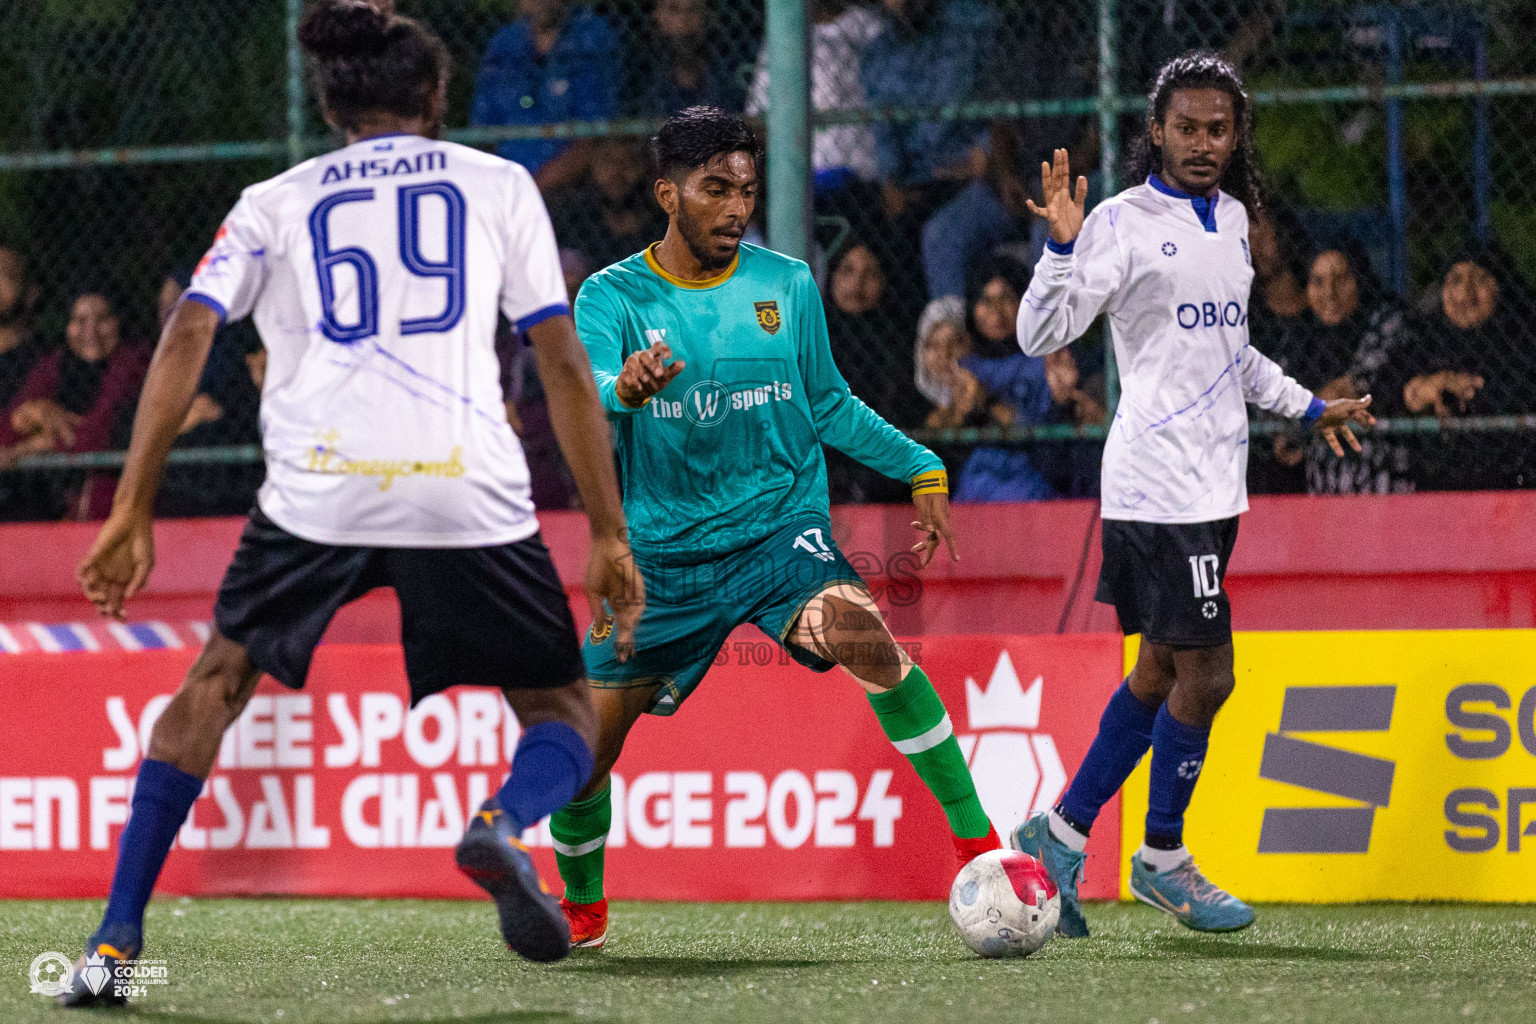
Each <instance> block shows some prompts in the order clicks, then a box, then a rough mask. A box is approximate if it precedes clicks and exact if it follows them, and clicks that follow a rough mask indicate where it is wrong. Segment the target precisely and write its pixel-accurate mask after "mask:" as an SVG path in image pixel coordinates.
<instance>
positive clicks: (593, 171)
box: [549, 137, 667, 269]
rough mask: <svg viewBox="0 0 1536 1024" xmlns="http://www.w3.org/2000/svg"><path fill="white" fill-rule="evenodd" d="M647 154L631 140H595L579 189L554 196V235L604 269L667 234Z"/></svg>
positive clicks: (552, 197) (590, 264)
mask: <svg viewBox="0 0 1536 1024" xmlns="http://www.w3.org/2000/svg"><path fill="white" fill-rule="evenodd" d="M647 168H648V161H647V159H646V155H645V152H644V150H642V149H641V147H640V145H639V144H638V143H637V142H636V141H635V140H634V139H630V138H622V137H610V138H603V139H594V140H592V149H591V167H590V168H589V169H588V171H587V173H586V174H585V175H584V176H583V179H582V181H581V182H580V183H579V184H578V185H576V186H575V187H574V188H570V189H564V190H562V191H561V192H559V193H557V194H555V195H552V196H550V203H549V205H550V219H551V220H552V221H553V222H554V227H555V237H556V238H558V239H559V240H560V244H561V245H562V246H565V247H567V248H572V249H576V250H579V251H580V252H581V253H582V254H583V255H584V256H585V257H586V259H587V262H588V264H589V266H591V267H592V268H594V269H601V268H603V267H606V266H608V265H610V264H613V263H617V262H618V261H619V260H622V259H626V258H628V257H630V256H633V255H634V254H635V253H637V252H639V251H640V250H641V249H644V248H645V247H646V246H647V245H650V244H651V243H652V242H655V241H658V240H659V239H660V238H661V236H662V235H664V234H666V228H667V216H666V214H665V213H663V212H662V210H661V207H659V206H657V205H656V200H655V199H654V198H653V197H652V196H651V179H650V177H649V176H648V175H647V173H646V172H647Z"/></svg>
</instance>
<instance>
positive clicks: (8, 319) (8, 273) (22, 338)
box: [0, 246, 43, 407]
mask: <svg viewBox="0 0 1536 1024" xmlns="http://www.w3.org/2000/svg"><path fill="white" fill-rule="evenodd" d="M36 306H37V284H36V283H35V282H33V281H32V276H31V274H29V273H28V272H27V262H26V260H25V259H24V258H23V257H22V255H21V253H19V252H17V251H16V250H15V249H11V248H8V247H6V246H0V407H3V406H7V405H9V404H10V403H11V399H12V398H14V397H15V396H16V392H17V391H19V390H20V389H21V385H22V382H23V381H24V380H26V377H27V374H28V373H29V372H31V370H32V366H33V364H34V363H36V362H37V360H38V359H39V357H41V356H42V354H43V342H42V339H41V338H39V337H38V336H37V334H36V333H35V331H34V329H33V324H32V313H33V310H34V309H35V308H36Z"/></svg>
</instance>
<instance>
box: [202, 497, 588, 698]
mask: <svg viewBox="0 0 1536 1024" xmlns="http://www.w3.org/2000/svg"><path fill="white" fill-rule="evenodd" d="M375 587H392V588H394V591H395V593H396V595H398V596H399V598H400V643H401V645H402V646H403V647H404V648H405V672H406V676H407V677H408V678H409V679H410V683H411V703H412V705H414V704H415V703H416V702H417V701H419V700H421V699H422V698H423V697H427V696H430V695H431V694H434V693H437V692H439V691H441V690H446V689H447V688H448V687H450V686H453V685H455V684H457V683H469V684H472V685H476V686H496V687H501V688H503V689H544V688H549V687H555V686H565V685H567V684H569V683H573V682H575V681H576V680H578V679H581V678H583V676H584V675H585V674H586V671H585V669H584V668H583V667H582V663H581V645H580V642H579V640H578V639H577V636H576V624H575V622H574V621H573V620H572V619H571V610H570V606H569V605H567V604H566V599H565V588H563V587H562V586H561V585H560V577H559V576H558V575H557V574H556V573H555V566H554V563H553V562H552V561H550V557H549V549H548V548H546V547H545V546H544V542H543V540H541V539H540V538H539V536H538V535H537V534H535V535H534V536H532V537H529V538H528V539H526V540H521V541H518V542H517V543H515V544H502V545H499V546H496V547H486V548H366V547H340V546H334V545H330V544H316V543H314V542H313V541H307V540H304V539H303V538H301V537H295V536H294V535H293V534H291V533H289V532H288V531H287V530H284V529H283V528H282V527H280V526H278V525H277V524H276V523H274V522H272V520H270V519H268V518H267V517H266V515H265V514H263V513H262V511H261V509H259V508H258V509H255V510H253V511H252V512H251V519H250V522H248V523H247V524H246V527H245V530H244V532H243V533H241V534H240V546H239V548H237V549H236V551H235V557H234V560H233V561H231V562H230V564H229V570H228V571H227V572H226V573H225V574H224V582H223V584H222V585H220V587H219V598H218V601H217V602H216V603H215V604H214V607H213V620H214V624H215V625H216V626H218V629H219V632H220V633H222V634H223V635H224V636H226V637H228V638H229V639H231V640H233V641H234V642H235V643H237V644H240V645H241V646H243V647H244V648H245V649H246V653H247V655H248V656H249V657H250V659H251V663H252V664H253V665H255V666H256V667H257V668H259V669H261V670H262V671H263V672H265V673H267V674H268V675H270V676H272V677H273V678H275V679H276V680H277V681H278V682H280V683H282V684H283V685H284V686H287V687H290V688H292V689H295V690H297V689H299V688H300V687H302V686H303V685H304V680H305V677H306V676H308V675H309V663H310V659H311V658H312V657H314V653H315V648H316V647H317V646H318V645H319V643H320V638H321V636H323V635H324V633H325V630H326V627H327V626H329V625H330V623H331V618H332V617H333V616H334V615H335V614H336V612H337V610H338V609H339V608H341V606H342V605H344V604H346V603H347V602H349V601H354V600H356V599H357V598H359V597H362V596H363V595H364V594H366V593H367V592H368V591H370V590H372V589H374V588H375Z"/></svg>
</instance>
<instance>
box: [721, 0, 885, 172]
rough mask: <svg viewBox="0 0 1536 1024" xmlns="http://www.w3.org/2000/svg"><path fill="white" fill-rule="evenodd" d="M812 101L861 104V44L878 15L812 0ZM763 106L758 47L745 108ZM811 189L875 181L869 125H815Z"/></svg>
mask: <svg viewBox="0 0 1536 1024" xmlns="http://www.w3.org/2000/svg"><path fill="white" fill-rule="evenodd" d="M810 17H811V20H812V28H811V106H812V108H813V109H815V110H817V111H826V110H864V109H865V108H866V107H868V106H869V98H868V95H867V94H866V92H865V90H864V82H863V80H862V78H861V77H860V74H859V68H860V66H861V62H862V60H863V53H864V48H865V47H866V46H868V45H869V42H870V40H872V39H874V38H875V36H877V35H878V34H879V33H880V31H881V29H882V28H883V27H884V22H883V21H882V20H881V19H880V17H879V15H877V14H875V13H874V12H873V11H871V10H870V9H869V8H868V7H866V6H863V5H862V4H860V3H850V2H849V0H811V5H810ZM767 109H768V47H767V44H766V43H765V44H764V45H763V49H762V50H761V51H760V52H759V53H758V57H757V69H756V71H755V73H754V74H753V76H752V88H751V90H750V91H749V92H748V94H747V113H748V114H750V115H754V116H755V115H758V114H762V113H764V112H765V111H766V110H767ZM811 166H812V168H813V169H814V171H815V176H816V177H815V182H816V192H817V194H818V195H823V194H826V193H828V192H833V191H836V190H838V189H841V188H843V187H844V186H846V185H848V184H849V183H851V182H853V181H874V180H875V176H876V164H875V133H874V130H873V129H872V128H870V127H869V126H868V125H854V124H846V125H828V126H826V127H823V128H817V129H816V131H815V133H814V135H813V136H812V142H811Z"/></svg>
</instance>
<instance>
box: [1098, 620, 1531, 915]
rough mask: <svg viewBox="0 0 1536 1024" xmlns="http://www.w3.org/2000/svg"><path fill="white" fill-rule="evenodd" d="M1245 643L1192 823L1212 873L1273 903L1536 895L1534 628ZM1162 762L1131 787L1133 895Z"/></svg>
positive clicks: (1126, 851)
mask: <svg viewBox="0 0 1536 1024" xmlns="http://www.w3.org/2000/svg"><path fill="white" fill-rule="evenodd" d="M1235 643H1236V648H1237V689H1236V690H1235V691H1234V692H1233V694H1232V697H1231V699H1230V700H1229V701H1228V702H1227V705H1226V707H1224V708H1223V709H1222V711H1221V714H1220V715H1218V716H1217V718H1216V724H1215V726H1214V728H1213V729H1212V730H1211V743H1210V750H1209V753H1208V754H1207V755H1206V761H1205V767H1204V770H1203V772H1202V774H1201V777H1200V784H1199V787H1198V788H1197V789H1196V791H1195V796H1194V802H1193V803H1192V804H1191V806H1190V809H1189V814H1188V817H1187V819H1186V822H1185V829H1184V837H1185V843H1186V845H1187V846H1188V847H1189V849H1190V850H1191V852H1193V853H1194V855H1195V857H1196V859H1197V860H1198V861H1199V862H1200V866H1201V868H1202V870H1204V871H1205V873H1206V875H1207V876H1208V877H1209V878H1210V879H1211V880H1212V881H1213V882H1215V883H1216V884H1217V885H1220V886H1222V887H1223V888H1226V889H1229V890H1231V891H1232V892H1233V893H1234V894H1235V895H1237V896H1240V897H1242V898H1243V899H1245V900H1261V901H1262V900H1278V901H1294V902H1305V903H1327V902H1348V901H1355V900H1477V901H1487V902H1496V901H1527V900H1536V630H1446V631H1414V632H1338V633H1239V634H1238V635H1237V637H1236V640H1235ZM1135 656H1136V644H1135V642H1134V640H1132V641H1129V642H1128V643H1127V645H1126V664H1127V668H1129V666H1130V665H1131V664H1133V663H1134V660H1135ZM1149 760H1150V758H1144V759H1143V761H1142V764H1141V766H1140V767H1139V768H1137V769H1136V772H1135V774H1133V775H1132V776H1131V778H1130V781H1128V782H1127V783H1126V785H1125V790H1124V792H1123V796H1122V801H1121V807H1122V808H1123V812H1122V813H1123V815H1124V817H1123V828H1122V830H1121V835H1122V837H1123V839H1122V847H1123V849H1122V854H1121V861H1122V865H1121V874H1120V878H1121V894H1122V896H1124V897H1126V898H1129V896H1130V891H1129V889H1128V888H1127V887H1126V881H1125V880H1126V879H1128V878H1129V877H1130V857H1131V854H1132V853H1134V852H1135V851H1136V849H1137V847H1138V846H1139V845H1140V843H1141V838H1142V833H1143V831H1144V827H1145V816H1146V810H1147V767H1148V761H1149Z"/></svg>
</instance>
